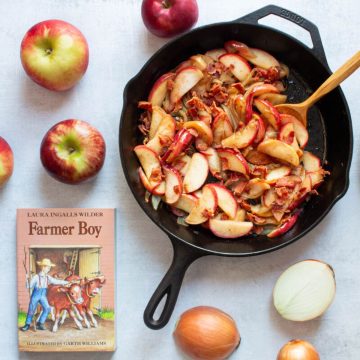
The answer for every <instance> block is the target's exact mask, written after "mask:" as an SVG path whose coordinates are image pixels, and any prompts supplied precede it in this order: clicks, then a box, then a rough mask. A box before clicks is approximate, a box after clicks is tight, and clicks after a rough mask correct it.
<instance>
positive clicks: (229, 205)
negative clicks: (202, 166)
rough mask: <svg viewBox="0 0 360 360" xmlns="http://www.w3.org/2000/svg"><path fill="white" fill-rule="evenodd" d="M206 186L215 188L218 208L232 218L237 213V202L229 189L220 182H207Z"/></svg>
mask: <svg viewBox="0 0 360 360" xmlns="http://www.w3.org/2000/svg"><path fill="white" fill-rule="evenodd" d="M207 186H210V187H212V188H213V189H214V190H215V192H216V195H217V199H218V206H219V207H220V209H221V210H222V211H224V213H225V214H226V215H228V216H229V218H230V219H234V218H235V216H236V213H237V209H238V204H237V202H236V200H235V198H234V196H233V194H232V193H231V191H229V190H228V189H227V188H226V187H225V186H223V185H220V184H209V185H207Z"/></svg>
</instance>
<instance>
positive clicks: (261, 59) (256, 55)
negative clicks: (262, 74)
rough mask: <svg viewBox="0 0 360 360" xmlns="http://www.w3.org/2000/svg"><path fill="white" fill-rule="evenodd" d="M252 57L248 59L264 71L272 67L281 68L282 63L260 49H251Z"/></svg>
mask: <svg viewBox="0 0 360 360" xmlns="http://www.w3.org/2000/svg"><path fill="white" fill-rule="evenodd" d="M250 50H251V54H252V56H251V57H249V58H247V60H249V61H250V62H251V63H252V64H254V65H255V66H259V67H261V68H263V69H266V70H268V69H270V68H272V67H279V68H280V63H279V62H278V61H277V60H276V59H275V58H274V57H273V56H272V55H270V54H269V53H268V52H266V51H264V50H260V49H255V48H250Z"/></svg>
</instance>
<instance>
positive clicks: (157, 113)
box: [149, 105, 166, 140]
mask: <svg viewBox="0 0 360 360" xmlns="http://www.w3.org/2000/svg"><path fill="white" fill-rule="evenodd" d="M165 116H166V112H165V111H164V110H163V109H162V108H161V107H159V106H157V105H154V106H153V107H152V114H151V124H150V131H149V140H151V139H152V138H153V137H154V136H155V134H156V131H157V129H158V128H159V125H160V123H161V121H162V119H163V118H164V117H165Z"/></svg>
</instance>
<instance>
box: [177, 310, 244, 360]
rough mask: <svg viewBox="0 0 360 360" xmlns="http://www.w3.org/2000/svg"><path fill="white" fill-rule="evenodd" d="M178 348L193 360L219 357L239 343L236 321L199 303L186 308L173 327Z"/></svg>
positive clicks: (219, 359) (216, 358)
mask: <svg viewBox="0 0 360 360" xmlns="http://www.w3.org/2000/svg"><path fill="white" fill-rule="evenodd" d="M173 335H174V339H175V342H176V344H177V345H178V346H179V348H180V349H181V350H182V351H183V352H184V353H185V354H186V355H187V356H189V357H190V358H192V359H196V360H222V359H226V358H227V357H229V356H230V355H231V354H232V353H233V351H234V350H235V349H236V348H237V347H238V346H239V344H240V334H239V331H238V329H237V327H236V324H235V321H234V320H233V319H232V318H231V317H230V316H229V315H227V314H226V313H224V312H223V311H221V310H219V309H216V308H213V307H207V306H199V307H195V308H192V309H190V310H187V311H185V312H184V313H183V314H182V315H181V316H180V319H179V320H178V322H177V324H176V328H175V330H174V334H173Z"/></svg>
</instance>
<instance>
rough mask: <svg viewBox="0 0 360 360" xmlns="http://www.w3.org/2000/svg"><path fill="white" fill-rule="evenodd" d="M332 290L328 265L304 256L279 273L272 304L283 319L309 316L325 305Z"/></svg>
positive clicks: (333, 291) (307, 318)
mask: <svg viewBox="0 0 360 360" xmlns="http://www.w3.org/2000/svg"><path fill="white" fill-rule="evenodd" d="M335 292H336V283H335V273H334V270H333V269H332V267H331V266H330V265H328V264H326V263H324V262H322V261H319V260H305V261H301V262H299V263H297V264H295V265H292V266H290V267H289V268H288V269H287V270H285V271H284V272H283V273H282V274H281V276H280V277H279V279H278V280H277V282H276V284H275V287H274V291H273V300H274V306H275V308H276V310H277V311H278V312H279V314H280V315H281V316H282V317H283V318H285V319H287V320H292V321H307V320H312V319H315V318H316V317H318V316H320V315H322V314H323V313H324V312H325V311H326V310H327V309H328V307H329V306H330V304H331V303H332V301H333V300H334V297H335Z"/></svg>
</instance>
